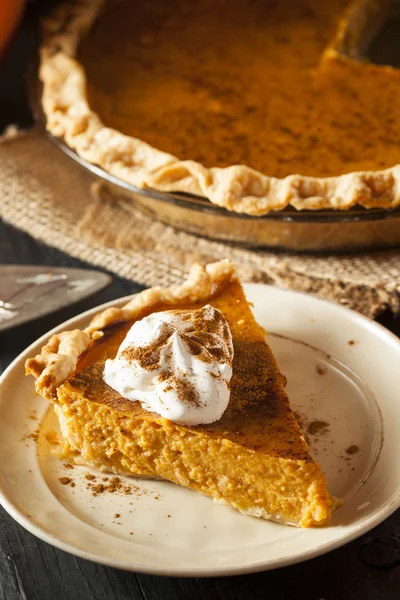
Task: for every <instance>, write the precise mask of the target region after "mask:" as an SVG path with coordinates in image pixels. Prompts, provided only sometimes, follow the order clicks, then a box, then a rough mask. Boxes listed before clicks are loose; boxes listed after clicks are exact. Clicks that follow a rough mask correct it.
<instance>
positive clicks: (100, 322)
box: [26, 259, 235, 399]
mask: <svg viewBox="0 0 400 600" xmlns="http://www.w3.org/2000/svg"><path fill="white" fill-rule="evenodd" d="M234 275H235V267H234V265H233V263H231V262H230V261H229V260H227V259H225V260H221V261H219V262H216V263H210V264H208V265H206V266H205V267H204V266H202V265H200V264H194V265H192V267H191V269H190V272H189V276H188V279H187V280H186V281H185V282H184V283H183V284H182V285H180V286H178V287H175V288H163V287H153V288H150V289H147V290H144V291H143V292H140V293H139V294H136V295H135V297H134V298H133V299H132V300H130V301H129V302H128V304H126V305H125V306H123V307H122V308H115V307H112V308H107V309H106V310H105V311H103V312H101V313H99V314H98V315H96V316H95V317H94V318H93V319H92V321H91V322H90V323H89V325H88V326H87V327H86V328H85V329H84V330H83V331H82V330H80V329H74V330H72V331H63V332H62V333H56V334H55V335H53V336H51V338H50V339H49V341H48V342H47V344H45V346H43V348H42V351H41V353H40V354H38V355H37V356H35V358H31V359H29V360H27V361H26V374H27V375H28V374H32V375H34V377H35V389H36V392H37V393H38V394H41V395H43V396H44V397H45V398H48V399H53V398H54V397H55V394H56V392H57V388H58V386H59V385H60V384H61V383H62V382H63V381H65V380H66V379H67V378H68V377H69V376H70V375H71V374H72V373H73V372H74V370H75V368H76V365H77V362H78V359H79V357H80V355H81V354H82V353H83V352H85V350H87V349H88V348H89V346H90V345H91V343H92V341H94V340H96V339H98V338H99V337H101V336H102V335H103V331H102V329H104V328H105V327H109V326H110V325H113V324H114V323H118V322H120V321H133V320H135V319H140V318H141V317H142V315H143V314H144V313H145V312H146V311H148V310H149V309H151V308H152V307H154V306H156V305H157V304H165V305H168V306H171V307H173V306H174V305H177V304H182V303H185V302H190V303H196V302H207V300H208V299H210V298H211V297H212V296H213V295H214V294H215V293H216V292H217V291H218V290H219V289H221V288H223V287H224V286H225V285H226V284H228V283H229V282H230V281H231V280H232V278H233V277H234Z"/></svg>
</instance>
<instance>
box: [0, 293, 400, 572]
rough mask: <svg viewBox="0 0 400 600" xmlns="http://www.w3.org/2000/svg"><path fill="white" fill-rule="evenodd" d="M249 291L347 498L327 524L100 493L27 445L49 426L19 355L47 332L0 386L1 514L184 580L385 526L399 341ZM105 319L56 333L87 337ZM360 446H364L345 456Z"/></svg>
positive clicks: (191, 499)
mask: <svg viewBox="0 0 400 600" xmlns="http://www.w3.org/2000/svg"><path fill="white" fill-rule="evenodd" d="M246 293H247V296H248V299H249V300H250V301H252V302H253V303H254V312H255V316H256V318H257V320H258V322H259V323H260V324H261V325H262V326H264V327H265V328H266V329H267V330H268V331H269V332H270V335H269V342H270V344H271V346H272V349H273V351H274V353H275V355H276V358H277V360H278V363H279V365H280V367H281V369H282V371H283V372H284V373H285V374H286V375H287V378H288V392H289V396H290V398H291V403H292V406H293V407H294V409H295V410H297V411H298V412H299V413H300V415H302V416H303V417H305V419H306V426H307V424H308V426H309V425H310V423H311V422H313V421H315V420H319V421H325V422H327V423H328V424H329V427H328V428H327V429H326V428H325V429H324V430H322V431H320V432H319V434H318V435H311V434H310V442H311V449H312V452H313V454H314V456H315V457H316V458H317V459H318V460H319V461H320V463H321V464H322V467H323V470H324V471H325V473H326V475H327V478H328V481H329V487H330V490H331V493H332V494H334V495H336V496H341V497H344V498H345V499H346V503H345V505H344V506H343V507H342V508H341V509H340V510H338V511H337V512H336V513H335V514H334V516H333V519H332V522H331V524H330V525H329V526H328V527H325V528H321V529H295V528H291V527H285V526H283V525H278V524H275V523H268V522H266V521H262V520H258V519H253V518H251V517H245V516H243V515H241V514H240V513H238V512H236V511H235V510H233V509H231V508H229V507H226V506H221V505H218V504H214V503H213V502H212V501H211V500H210V499H208V498H206V497H204V496H201V495H199V494H196V493H195V492H192V491H190V490H186V489H183V488H180V487H178V486H175V485H173V484H170V483H167V482H159V481H152V482H145V481H138V482H136V481H133V480H132V479H126V481H127V482H130V484H131V486H132V485H133V484H135V485H136V486H137V487H136V488H132V489H133V490H134V491H133V493H132V494H131V495H125V494H123V493H100V494H99V495H97V496H93V493H92V490H91V489H88V487H87V486H88V485H89V484H90V483H91V482H90V481H89V480H88V479H87V478H86V475H88V474H93V475H95V476H96V477H97V483H99V482H101V477H102V475H99V474H98V473H96V472H94V471H90V469H88V468H86V467H75V468H74V469H73V470H71V469H68V468H66V467H65V466H63V464H62V462H61V461H59V460H58V459H56V458H55V457H53V456H52V455H51V454H50V453H49V448H48V447H47V446H48V444H47V442H46V440H45V436H44V435H43V433H41V435H40V437H39V444H37V443H36V442H35V441H34V440H33V439H31V437H29V435H30V433H31V432H32V431H34V430H35V429H36V428H37V427H38V423H39V421H43V418H44V419H45V423H44V429H46V428H49V427H54V424H53V420H54V419H53V417H52V415H51V413H49V412H48V404H47V402H45V401H44V400H43V399H41V398H40V397H38V396H36V395H35V393H34V391H33V379H32V378H25V377H24V361H25V359H26V358H27V357H28V356H32V355H34V354H35V353H37V352H38V351H39V349H40V347H41V346H42V345H43V343H44V341H45V340H46V339H47V337H48V335H46V336H44V337H43V338H41V339H40V340H38V341H37V342H36V343H35V344H33V345H32V346H30V348H28V349H27V350H26V351H25V352H24V353H23V354H21V355H20V356H19V357H18V358H17V359H16V360H15V361H14V362H13V364H12V365H11V366H10V367H9V368H8V369H7V371H6V372H5V373H4V375H3V377H2V378H1V380H0V382H1V383H0V476H1V477H0V501H1V503H2V505H3V506H4V508H5V509H6V510H7V511H8V512H9V513H10V514H11V515H12V516H13V517H14V518H15V519H16V520H17V521H18V522H19V523H20V524H21V525H22V526H23V527H25V528H26V529H28V530H29V531H30V532H31V533H33V534H35V535H36V536H38V537H39V538H41V539H42V540H45V541H46V542H48V543H50V544H53V545H54V546H56V547H58V548H61V549H62V550H65V551H67V552H71V553H72V554H76V555H77V556H80V557H83V558H86V559H89V560H92V561H95V562H99V563H102V564H105V565H110V566H113V567H118V568H121V569H128V570H132V571H141V572H146V573H154V574H163V575H190V576H212V575H227V574H237V573H246V572H254V571H261V570H265V569H272V568H275V567H279V566H284V565H288V564H292V563H295V562H299V561H302V560H305V559H308V558H311V557H313V556H317V555H320V554H323V553H324V552H327V551H328V550H332V549H333V548H337V547H338V546H341V545H342V544H345V543H346V542H348V541H350V540H352V539H354V538H356V537H357V536H359V535H361V534H362V533H365V532H366V531H368V530H369V529H371V528H372V527H374V526H375V525H377V524H378V523H380V522H381V521H382V520H383V519H385V518H386V517H388V516H389V515H390V514H391V513H392V512H393V511H394V510H395V509H396V508H398V507H399V505H400V435H399V431H400V399H399V389H400V375H399V373H400V370H399V365H400V342H399V340H398V339H397V338H396V337H395V336H393V335H392V334H391V333H389V332H388V331H386V330H385V329H384V328H382V327H380V326H379V325H377V324H375V323H373V322H371V321H369V320H368V319H366V318H364V317H362V316H360V315H358V314H356V313H354V312H352V311H350V310H347V309H345V308H342V307H340V306H338V305H335V304H331V303H328V302H324V301H321V300H317V299H315V298H312V297H310V296H306V295H303V294H298V293H294V292H289V291H283V290H280V289H277V288H274V287H269V286H265V285H255V284H250V285H247V286H246ZM126 300H127V299H126V298H125V299H123V300H119V301H118V302H114V303H110V304H121V303H124V302H126ZM104 306H107V305H104ZM101 308H103V307H101ZM98 310H99V309H98V308H97V309H94V310H91V311H89V312H87V313H85V314H83V315H81V316H80V317H77V318H75V319H72V320H70V321H68V322H67V323H65V324H64V325H62V326H60V327H58V328H56V329H54V330H53V332H56V331H60V330H62V329H65V328H72V327H81V326H82V325H83V324H84V323H85V322H87V321H88V319H89V318H90V317H91V316H92V315H93V314H94V313H97V312H98ZM32 411H35V412H32ZM46 411H47V412H46ZM45 415H46V416H45ZM36 419H37V420H36ZM42 430H43V426H42ZM34 437H35V436H34ZM352 446H353V447H354V446H357V447H358V448H359V450H358V451H357V452H354V453H352V454H351V453H348V452H347V450H349V449H350V448H351V447H352ZM353 450H354V448H353ZM350 452H351V451H350ZM62 477H71V478H72V479H73V483H74V484H75V486H74V487H71V486H70V485H62V484H61V482H60V478H62ZM107 485H108V484H107Z"/></svg>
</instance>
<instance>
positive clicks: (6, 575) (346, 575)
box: [0, 0, 400, 600]
mask: <svg viewBox="0 0 400 600" xmlns="http://www.w3.org/2000/svg"><path fill="white" fill-rule="evenodd" d="M0 2H1V0H0ZM49 4H51V0H48V1H47V0H46V1H42V2H41V3H39V5H37V4H36V5H33V6H31V7H30V8H29V10H28V13H27V15H26V17H25V19H24V22H23V24H22V25H21V28H20V30H19V32H18V33H17V35H16V36H15V38H14V41H13V43H12V45H11V46H10V48H9V51H8V53H7V55H6V57H5V60H4V61H3V63H2V64H1V65H0V130H1V128H2V126H4V125H6V124H7V123H10V122H18V123H21V124H22V125H24V126H27V125H29V124H30V122H31V116H30V112H29V109H28V107H27V104H26V100H25V97H24V80H23V73H24V69H25V67H26V64H27V61H28V59H29V57H30V56H31V55H32V52H33V51H34V48H35V46H36V41H37V18H38V14H39V12H40V11H41V10H43V8H45V7H46V5H49ZM0 168H1V166H0ZM0 263H9V264H42V265H52V266H70V267H83V268H85V267H88V266H89V265H86V264H84V263H81V262H80V261H78V260H75V259H72V258H70V257H69V256H67V255H65V254H63V253H61V252H59V251H56V250H54V249H51V248H48V247H46V246H44V245H42V244H39V243H37V242H36V241H35V240H33V239H32V238H30V237H29V236H28V235H26V234H24V233H21V232H19V231H17V230H15V229H13V228H11V227H9V226H7V225H5V224H3V223H1V222H0ZM139 289H140V287H139V286H138V285H134V284H132V283H130V282H128V281H125V280H123V279H120V278H118V277H114V280H113V283H112V285H111V286H110V287H108V288H107V289H105V290H103V291H102V292H100V293H98V294H96V295H95V296H93V297H91V298H89V299H87V300H85V301H84V302H80V303H79V304H75V305H74V306H71V307H69V308H66V309H63V310H61V311H59V312H57V313H54V314H52V315H49V316H47V317H44V318H42V319H40V320H37V321H35V322H33V323H30V324H27V325H25V326H21V327H18V328H15V329H13V330H10V331H9V332H6V333H3V334H0V349H1V352H0V372H1V371H2V370H4V369H5V368H6V367H7V365H8V364H9V363H10V362H11V361H12V360H13V359H14V358H15V357H16V356H17V355H18V354H19V353H20V352H21V351H22V350H24V348H25V347H26V346H27V345H28V344H30V343H31V342H32V341H34V340H35V339H36V338H37V337H39V336H40V335H42V334H43V333H45V332H46V331H47V330H49V329H51V328H52V327H54V326H56V325H58V324H59V323H61V322H62V321H64V320H66V319H68V318H70V317H72V316H74V315H76V314H78V313H80V312H81V311H83V310H86V309H88V308H91V307H93V306H96V305H97V304H100V303H102V302H106V301H108V300H111V299H114V298H118V297H120V296H124V295H126V294H129V293H132V292H135V291H138V290H139ZM381 321H382V322H383V323H384V324H385V325H386V326H387V327H388V328H389V329H391V330H392V331H394V332H396V333H397V334H398V335H399V334H400V324H399V321H398V320H397V321H396V320H395V319H393V318H392V317H391V316H390V315H386V316H384V317H383V318H382V319H381ZM192 598H193V600H201V599H204V600H205V599H207V600H238V599H242V598H249V599H255V600H258V599H262V598H268V600H288V599H292V598H296V599H297V598H304V599H305V600H319V599H324V600H342V599H349V600H358V599H360V600H386V599H388V600H395V599H396V600H399V599H400V511H398V512H397V513H395V514H394V515H392V516H391V517H390V518H389V519H387V520H386V521H385V522H384V523H382V524H381V525H380V526H379V527H377V528H375V529H374V530H373V531H371V532H370V533H369V534H367V535H364V536H363V537H361V538H360V539H358V540H356V541H354V542H352V543H350V544H348V545H347V546H344V547H343V548H340V549H338V550H335V551H333V552H331V553H329V554H327V555H325V556H322V557H319V558H316V559H313V560H310V561H308V562H305V563H302V564H299V565H295V566H293V567H286V568H285V569H280V570H276V571H270V572H266V573H260V574H258V575H248V576H240V577H231V578H223V577H220V578H212V579H202V580H199V579H174V578H168V577H154V576H149V575H141V574H135V573H125V572H122V571H117V570H115V569H111V568H106V567H102V566H99V565H96V564H93V563H89V562H87V561H84V560H81V559H78V558H75V557H73V556H70V555H68V554H66V553H64V552H62V551H60V550H56V549H54V548H52V547H51V546H49V545H48V544H45V543H44V542H41V541H40V540H38V539H36V538H35V537H34V536H32V535H31V534H30V533H28V532H26V531H25V530H24V529H23V528H22V527H20V526H19V525H17V523H15V522H14V521H13V519H12V518H11V517H9V516H8V514H7V513H6V512H5V511H4V510H3V509H1V508H0V600H54V599H57V600H64V599H70V600H127V599H133V600H136V599H137V600H140V599H146V600H147V599H148V600H150V599H151V600H169V599H171V600H172V599H177V600H181V599H182V600H184V599H185V600H188V599H192Z"/></svg>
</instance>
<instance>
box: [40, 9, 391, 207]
mask: <svg viewBox="0 0 400 600" xmlns="http://www.w3.org/2000/svg"><path fill="white" fill-rule="evenodd" d="M102 5H103V0H74V1H73V2H71V3H68V5H66V4H63V5H61V7H60V9H59V10H58V11H56V13H55V14H54V16H53V18H52V19H50V20H49V21H48V22H47V24H46V28H45V29H46V35H45V39H44V43H43V45H42V48H41V65H40V79H41V81H42V83H43V96H42V104H43V110H44V113H45V116H46V119H47V129H48V131H49V132H50V133H51V134H53V135H54V136H57V137H61V138H63V139H64V140H65V142H66V143H67V144H68V146H70V147H71V148H73V149H74V150H75V151H76V152H77V154H78V155H79V156H80V157H82V158H83V159H85V160H86V161H88V162H89V163H92V164H96V165H99V166H100V167H102V168H103V169H104V170H105V171H107V172H108V173H110V174H112V175H114V176H116V177H118V178H119V179H121V180H123V181H126V182H129V183H130V184H132V185H134V186H136V187H138V188H152V189H156V190H160V191H165V192H187V193H190V194H195V195H199V196H204V197H206V198H208V199H209V200H210V201H211V202H212V203H214V204H216V205H218V206H221V207H225V208H226V209H228V210H231V211H235V212H238V213H247V214H250V215H263V214H266V213H268V212H270V211H278V210H282V209H284V208H285V207H286V206H288V205H291V206H293V207H295V208H296V209H298V210H302V209H308V210H316V209H328V208H333V209H337V210H347V209H349V208H351V207H352V206H354V205H359V206H362V207H365V208H372V207H380V208H394V207H396V206H398V204H399V203H400V190H399V188H400V165H395V166H393V167H391V168H388V169H385V170H381V171H360V172H353V173H348V174H343V175H340V176H338V177H325V178H318V177H309V176H302V175H289V176H287V177H284V178H282V179H279V178H276V177H269V176H268V175H266V174H264V173H261V172H258V171H256V170H254V169H251V168H250V167H247V166H245V165H235V166H230V167H226V168H219V167H213V168H206V167H205V166H203V165H202V164H200V163H198V162H195V161H191V160H179V158H177V157H175V156H172V155H171V154H167V153H165V152H162V151H160V150H157V149H155V148H153V147H152V146H150V145H149V144H147V143H145V142H144V141H141V140H139V139H136V138H133V137H129V136H126V135H123V134H122V133H120V132H118V131H116V130H114V129H111V128H108V127H106V126H104V124H103V123H102V121H101V119H100V117H99V116H98V115H97V114H96V113H95V112H93V111H92V110H91V108H90V106H89V104H88V101H87V94H86V78H85V73H84V70H83V68H82V66H81V65H80V63H79V62H78V61H77V60H76V58H75V57H76V55H77V48H78V45H79V41H80V39H81V37H82V36H83V35H84V34H85V33H86V32H87V31H88V29H89V28H90V27H91V26H92V24H93V22H94V21H95V19H96V17H97V15H98V13H99V11H100V9H101V7H102ZM379 6H380V3H379V2H377V0H356V1H355V2H354V3H353V5H352V6H351V7H350V10H349V13H348V16H347V19H344V20H343V22H342V23H341V25H340V27H339V30H338V32H337V36H336V38H335V39H334V42H333V44H332V46H330V47H328V48H327V49H326V51H325V53H324V55H323V57H322V62H321V68H323V67H324V64H328V63H340V62H341V61H349V60H351V58H354V57H355V56H356V53H357V44H361V43H363V42H364V39H363V36H364V37H365V35H371V31H370V30H371V27H369V26H367V25H368V24H367V25H366V24H365V23H364V21H365V19H366V16H368V15H370V14H373V15H374V22H375V23H377V22H379V20H380V19H379V14H380V13H379V10H380V9H379V10H378V9H377V7H378V8H379ZM359 23H360V24H361V25H360V26H359ZM350 26H351V28H350ZM363 27H364V28H363ZM364 30H365V31H364ZM365 32H366V33H365ZM345 52H346V53H348V54H349V56H350V58H349V57H348V56H347V55H346V54H344V53H345Z"/></svg>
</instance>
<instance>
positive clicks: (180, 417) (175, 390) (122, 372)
mask: <svg viewBox="0 0 400 600" xmlns="http://www.w3.org/2000/svg"><path fill="white" fill-rule="evenodd" d="M232 361H233V343H232V335H231V331H230V328H229V325H228V322H227V321H226V319H225V317H224V315H223V314H222V313H221V311H219V310H217V309H216V308H214V307H212V306H210V305H209V304H207V305H206V306H204V308H200V309H197V310H187V311H186V310H170V311H164V312H158V313H153V314H151V315H149V316H148V317H145V318H144V319H142V320H141V321H137V322H136V323H134V324H133V325H132V327H131V328H130V330H129V331H128V333H127V335H126V337H125V339H124V341H123V342H122V344H121V346H120V347H119V350H118V353H117V356H116V357H115V358H114V359H109V360H107V361H106V363H105V367H104V381H105V382H106V383H107V384H108V385H109V386H110V387H112V388H113V389H114V390H116V391H117V392H118V393H119V394H121V396H123V397H124V398H127V399H128V400H131V401H135V400H138V401H139V402H141V404H142V407H143V408H144V409H145V410H148V411H151V412H156V413H158V414H160V415H161V416H162V417H165V418H167V419H169V420H170V421H175V422H176V423H181V424H185V425H200V424H207V423H213V422H214V421H218V419H220V418H221V416H222V415H223V413H224V412H225V410H226V408H227V406H228V403H229V396H230V390H229V382H230V379H231V377H232Z"/></svg>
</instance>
